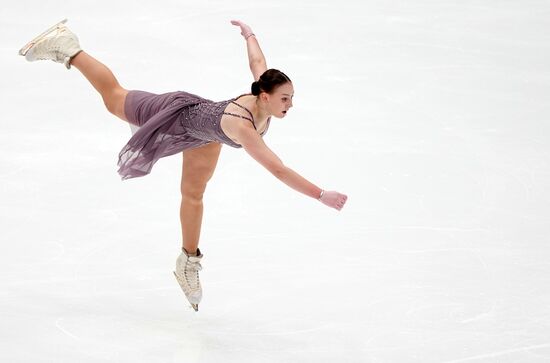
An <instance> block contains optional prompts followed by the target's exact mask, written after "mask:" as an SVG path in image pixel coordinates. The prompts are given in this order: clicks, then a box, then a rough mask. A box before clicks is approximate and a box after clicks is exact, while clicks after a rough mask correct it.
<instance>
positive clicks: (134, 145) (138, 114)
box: [118, 91, 269, 179]
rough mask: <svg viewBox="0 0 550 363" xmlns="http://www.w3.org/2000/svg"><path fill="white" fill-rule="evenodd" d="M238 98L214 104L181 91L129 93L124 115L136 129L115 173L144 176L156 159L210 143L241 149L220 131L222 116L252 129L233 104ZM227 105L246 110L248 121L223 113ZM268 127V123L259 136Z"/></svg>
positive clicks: (122, 153) (121, 154)
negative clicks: (241, 111) (243, 112)
mask: <svg viewBox="0 0 550 363" xmlns="http://www.w3.org/2000/svg"><path fill="white" fill-rule="evenodd" d="M238 98H239V97H237V98H233V99H230V100H226V101H221V102H213V101H210V100H207V99H205V98H202V97H200V96H197V95H194V94H191V93H187V92H182V91H177V92H170V93H165V94H160V95H157V94H153V93H149V92H143V91H130V92H129V93H128V95H127V96H126V103H125V105H124V112H125V114H126V118H127V119H128V121H129V122H130V123H131V124H133V125H136V126H139V129H138V130H137V132H136V133H135V134H134V135H133V136H132V138H131V139H130V140H129V141H128V143H127V144H126V145H125V146H124V148H123V149H122V150H121V152H120V154H119V160H118V166H119V170H118V173H119V174H120V176H121V177H122V179H130V178H135V177H140V176H144V175H147V174H149V173H150V172H151V169H152V168H153V165H154V164H155V163H156V162H157V160H158V159H160V158H162V157H165V156H169V155H173V154H176V153H179V152H181V151H183V150H188V149H193V148H196V147H200V146H203V145H205V144H208V143H210V142H219V143H223V144H226V145H229V146H231V147H235V148H239V147H241V145H239V144H237V143H235V142H234V141H233V140H231V139H230V138H229V137H228V136H227V135H226V134H225V133H224V132H223V130H222V128H221V119H222V116H223V115H224V114H229V115H232V116H236V117H240V118H243V119H247V120H249V121H250V122H252V125H254V117H253V116H252V113H251V112H250V111H249V110H248V109H247V108H245V107H244V106H242V105H240V104H239V103H237V102H236V100H237V99H238ZM230 103H233V104H235V105H237V106H239V107H240V108H242V109H243V110H245V111H246V112H247V114H248V115H249V116H250V117H247V116H244V115H237V114H231V113H227V112H225V108H226V107H227V105H228V104H230ZM268 127H269V120H268V124H267V127H266V129H265V130H264V132H263V133H262V134H261V136H263V135H264V134H265V132H266V131H267V128H268ZM254 128H255V129H256V125H254Z"/></svg>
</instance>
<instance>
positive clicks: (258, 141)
mask: <svg viewBox="0 0 550 363" xmlns="http://www.w3.org/2000/svg"><path fill="white" fill-rule="evenodd" d="M235 136H236V138H237V141H238V142H239V143H240V144H241V146H242V147H243V149H244V150H245V151H246V152H247V153H248V154H249V155H250V156H251V157H252V158H253V159H254V160H256V161H257V162H258V163H260V164H261V165H262V166H263V167H265V168H266V169H267V170H269V172H271V174H273V175H274V176H275V177H276V178H277V179H279V180H280V181H282V182H283V183H285V184H286V185H288V186H289V187H291V188H292V189H294V190H296V191H298V192H300V193H302V194H305V195H307V196H309V197H311V198H315V199H317V200H319V201H321V202H322V203H323V204H325V205H327V206H329V207H332V208H334V209H337V210H341V209H342V208H343V207H344V204H345V203H346V201H347V198H348V197H347V196H346V195H344V194H341V193H338V192H336V191H324V190H323V189H321V188H319V187H318V186H316V185H315V184H313V183H311V182H310V181H309V180H307V179H306V178H304V177H303V176H301V175H300V174H298V173H297V172H295V171H294V170H292V169H291V168H289V167H287V166H285V165H284V164H283V162H282V161H281V159H280V158H279V157H278V156H277V155H276V154H275V153H274V152H273V151H272V150H271V149H270V148H269V147H268V146H267V145H266V144H265V142H264V141H263V139H262V138H261V137H260V136H259V135H258V133H257V132H256V130H254V129H252V128H251V127H250V126H249V125H246V126H243V127H239V128H238V129H237V130H236V132H235Z"/></svg>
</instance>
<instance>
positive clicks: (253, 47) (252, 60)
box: [231, 20, 267, 81]
mask: <svg viewBox="0 0 550 363" xmlns="http://www.w3.org/2000/svg"><path fill="white" fill-rule="evenodd" d="M231 24H233V25H236V26H238V27H240V28H241V35H242V36H243V38H244V39H245V40H246V51H247V54H248V65H249V66H250V71H251V72H252V75H253V76H254V80H255V81H257V80H258V79H260V76H261V75H262V74H263V73H264V72H265V71H266V70H267V63H266V61H265V57H264V54H263V53H262V49H261V48H260V43H258V39H256V35H255V34H254V33H253V32H252V29H251V28H250V27H249V26H248V25H246V24H245V23H243V22H242V21H239V20H231Z"/></svg>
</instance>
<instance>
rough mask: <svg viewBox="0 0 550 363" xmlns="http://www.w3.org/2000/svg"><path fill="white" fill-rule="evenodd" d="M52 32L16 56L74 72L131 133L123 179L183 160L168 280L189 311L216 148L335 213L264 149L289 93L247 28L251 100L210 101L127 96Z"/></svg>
mask: <svg viewBox="0 0 550 363" xmlns="http://www.w3.org/2000/svg"><path fill="white" fill-rule="evenodd" d="M65 23H66V20H64V21H62V22H60V23H58V24H56V25H54V26H53V27H51V28H49V29H48V30H46V31H45V32H44V33H42V34H41V35H39V36H38V37H36V38H35V39H33V40H32V41H31V42H29V43H28V44H27V45H26V46H24V47H23V48H22V49H21V50H20V51H19V54H20V55H23V56H25V58H26V59H27V60H28V61H36V60H43V59H45V60H48V59H49V60H53V61H55V62H58V63H63V64H64V65H65V66H66V67H67V68H68V69H70V68H71V66H74V67H75V68H77V69H78V70H79V71H80V72H81V73H82V74H83V75H84V76H85V77H86V78H87V79H88V81H89V82H90V83H91V84H92V86H93V87H94V88H95V89H96V90H97V91H98V92H99V94H100V95H101V97H102V98H103V101H104V103H105V106H106V107H107V110H108V111H109V112H111V113H113V114H114V115H115V116H117V117H119V118H120V119H122V120H124V121H126V122H128V123H130V124H131V125H135V126H137V127H139V129H137V131H136V132H135V133H134V135H133V136H132V138H131V139H130V140H129V141H128V143H127V144H126V145H125V146H124V148H123V149H122V151H121V152H120V155H119V167H120V168H119V173H120V175H121V176H122V178H123V179H128V178H133V177H139V176H143V175H146V174H148V173H149V172H150V171H151V169H152V167H153V165H154V163H155V162H156V161H157V160H158V159H159V158H161V157H164V156H168V155H172V154H175V153H179V152H182V153H183V172H182V178H181V193H182V202H181V208H180V219H181V227H182V239H183V246H182V252H181V254H180V255H179V257H178V258H177V261H176V270H175V271H174V275H175V276H176V279H177V280H178V283H179V284H180V286H181V288H182V289H183V292H184V293H185V296H186V297H187V299H188V300H189V302H190V303H191V306H192V307H193V308H194V309H195V311H198V304H199V302H200V300H201V298H202V289H201V285H200V281H199V274H198V271H199V270H200V269H201V264H200V261H201V259H202V257H203V255H202V253H201V252H200V250H199V248H198V244H199V236H200V230H201V222H202V215H203V203H202V199H203V193H204V191H205V189H206V184H207V183H208V181H209V180H210V178H211V177H212V174H213V173H214V169H215V168H216V163H217V161H218V156H219V154H220V150H221V146H222V144H227V145H229V146H232V147H236V148H239V147H242V148H243V149H244V150H245V151H246V152H247V153H248V154H249V155H250V156H251V157H252V158H254V159H255V160H256V161H257V162H258V163H259V164H261V165H262V166H264V167H265V168H266V169H267V170H269V171H270V172H271V173H272V174H273V175H274V176H275V177H277V178H278V179H279V180H281V181H282V182H283V183H285V184H286V185H288V186H289V187H291V188H293V189H294V190H296V191H298V192H300V193H303V194H305V195H307V196H309V197H311V198H315V199H318V200H319V201H321V202H322V203H323V204H325V205H327V206H329V207H332V208H335V209H337V210H341V209H342V208H343V207H344V204H345V203H346V200H347V196H345V195H344V194H340V193H338V192H335V191H325V190H322V189H321V188H319V187H317V186H315V185H314V184H312V183H311V182H309V181H308V180H306V179H305V178H303V177H302V176H300V175H299V174H298V173H296V172H295V171H293V170H291V169H290V168H288V167H286V166H285V165H284V164H283V163H282V162H281V160H280V159H279V158H278V157H277V155H275V154H274V153H273V151H271V150H270V149H269V148H268V147H267V146H266V144H265V143H264V141H263V139H262V136H263V135H264V134H265V132H266V131H267V129H268V127H269V123H270V120H271V117H272V116H274V117H276V118H283V117H285V116H286V114H287V113H288V110H289V109H290V108H291V107H292V98H293V96H294V89H293V87H292V82H291V81H290V79H289V78H288V76H286V75H285V74H284V73H283V72H281V71H278V70H276V69H267V65H266V61H265V58H264V56H263V53H262V51H261V49H260V46H259V44H258V41H257V39H256V36H255V35H254V33H253V32H252V30H251V29H250V27H249V26H248V25H246V24H244V23H242V22H240V21H232V22H231V23H232V24H233V25H236V26H238V27H240V29H241V34H242V36H243V37H244V39H245V41H246V44H247V51H248V59H249V64H250V70H251V71H252V75H253V76H254V80H255V81H254V82H253V83H252V87H251V90H252V93H251V94H245V95H242V96H239V97H237V98H235V99H231V100H227V101H222V102H212V101H210V100H207V99H204V98H202V97H199V96H196V95H193V94H190V93H187V92H171V93H166V94H161V95H156V94H152V93H148V92H143V91H128V90H126V89H124V88H122V87H121V86H120V84H119V83H118V81H117V79H116V78H115V76H114V75H113V73H112V72H111V71H110V70H109V69H108V68H107V67H106V66H105V65H103V64H102V63H100V62H99V61H97V60H96V59H94V58H93V57H92V56H90V55H89V54H88V53H86V52H84V51H82V49H81V47H80V44H79V42H78V38H77V37H76V35H74V34H73V33H72V32H71V31H70V30H69V29H68V28H67V27H66V26H65Z"/></svg>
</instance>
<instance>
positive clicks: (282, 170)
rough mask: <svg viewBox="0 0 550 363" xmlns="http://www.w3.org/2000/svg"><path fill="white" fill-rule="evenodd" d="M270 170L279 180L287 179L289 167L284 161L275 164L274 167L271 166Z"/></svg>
mask: <svg viewBox="0 0 550 363" xmlns="http://www.w3.org/2000/svg"><path fill="white" fill-rule="evenodd" d="M269 171H270V172H271V174H273V176H274V177H275V178H277V179H279V180H285V179H286V176H287V174H288V173H287V171H288V168H287V167H286V166H284V165H283V164H282V163H281V164H277V165H273V166H272V167H270V168H269Z"/></svg>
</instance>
